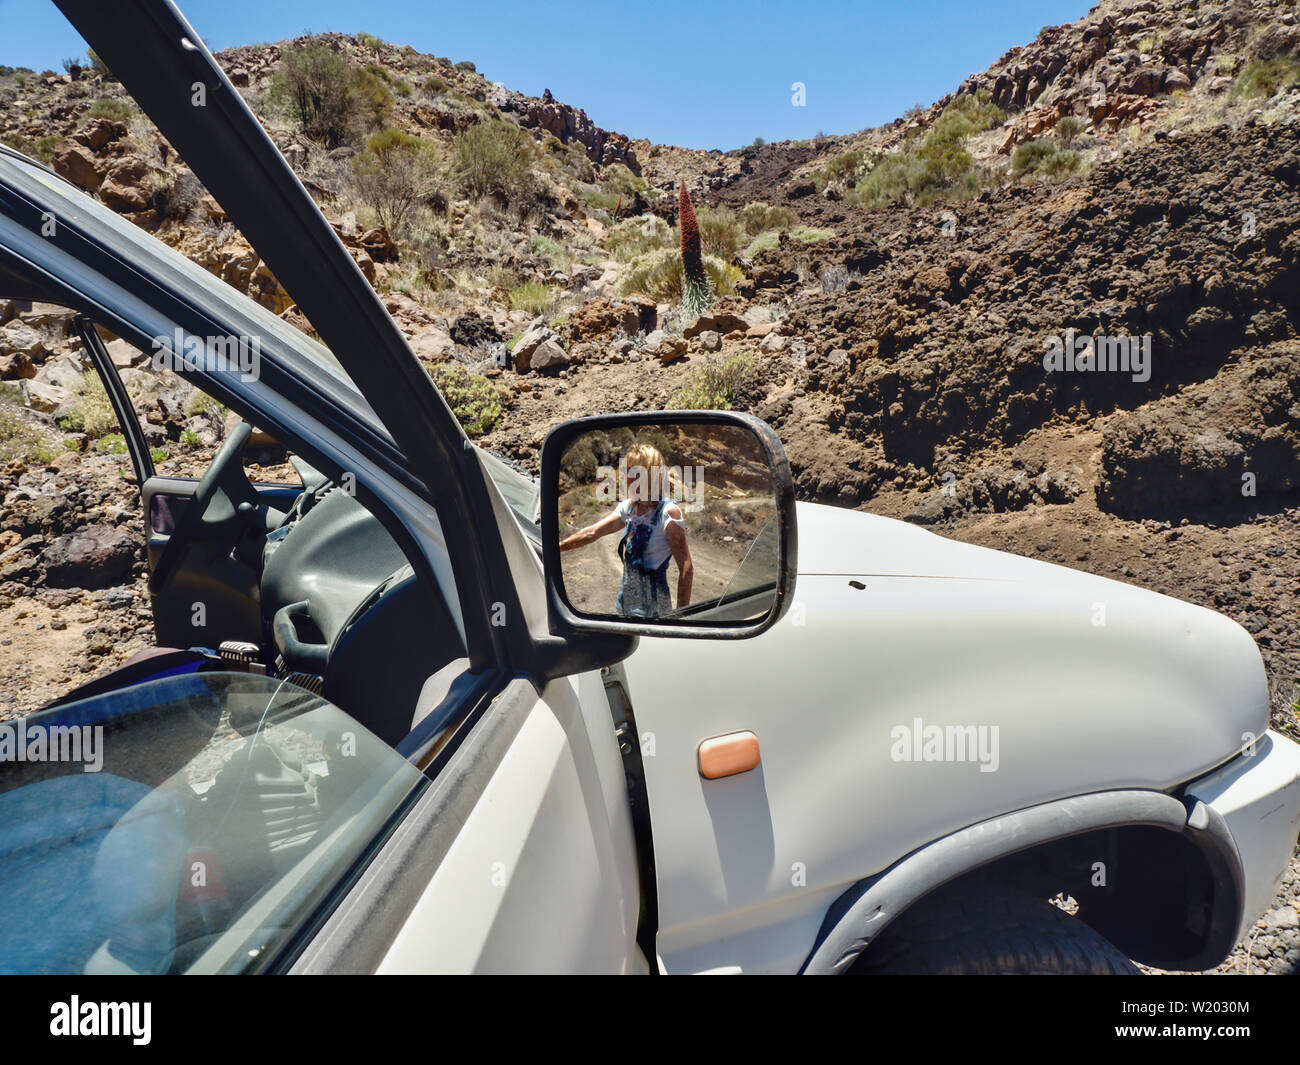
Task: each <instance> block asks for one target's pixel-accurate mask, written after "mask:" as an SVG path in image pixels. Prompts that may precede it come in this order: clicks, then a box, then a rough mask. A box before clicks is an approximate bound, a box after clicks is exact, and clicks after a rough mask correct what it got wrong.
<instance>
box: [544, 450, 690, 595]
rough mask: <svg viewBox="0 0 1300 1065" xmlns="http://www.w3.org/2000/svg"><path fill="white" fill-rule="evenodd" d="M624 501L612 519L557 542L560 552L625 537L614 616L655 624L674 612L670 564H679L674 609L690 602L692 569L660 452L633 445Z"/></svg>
mask: <svg viewBox="0 0 1300 1065" xmlns="http://www.w3.org/2000/svg"><path fill="white" fill-rule="evenodd" d="M623 461H624V468H625V470H626V476H627V498H626V499H624V500H623V501H622V502H621V503H619V505H618V506H617V507H616V508H615V509H614V511H613V512H612V513H610V514H609V515H607V516H606V517H604V518H602V519H601V520H600V521H598V522H596V523H595V524H593V525H588V526H587V527H586V528H585V529H579V530H578V531H577V532H575V533H573V534H572V535H570V536H567V537H565V538H564V539H563V540H561V541H560V550H561V551H571V550H572V549H573V548H575V547H585V546H586V545H587V544H589V543H591V542H593V541H594V540H599V539H600V538H601V537H602V536H608V535H609V534H610V533H612V532H618V531H619V530H620V529H621V530H622V531H623V539H622V540H620V541H619V544H618V553H619V557H620V558H622V560H623V581H622V584H621V585H620V587H619V591H618V603H617V605H616V606H615V610H616V611H617V612H618V613H619V614H622V615H623V616H624V617H632V618H654V617H661V616H662V615H664V614H669V613H671V612H672V609H673V603H672V597H671V595H670V594H669V591H668V563H669V561H671V560H673V559H676V560H677V609H678V610H680V609H681V608H682V607H684V606H687V605H688V604H689V603H690V601H691V579H692V578H693V577H694V575H695V568H694V566H693V565H692V564H691V551H690V548H689V547H688V546H687V544H686V522H685V520H684V519H683V518H682V511H681V507H679V506H678V505H677V504H676V503H675V502H674V501H673V499H672V498H671V497H670V496H669V495H668V494H667V489H668V468H667V464H666V463H665V462H664V457H663V455H662V454H660V452H659V449H658V448H656V447H653V446H651V445H650V444H637V445H636V446H635V447H633V448H632V450H631V451H629V452H628V453H627V457H626V458H625V459H624V460H623Z"/></svg>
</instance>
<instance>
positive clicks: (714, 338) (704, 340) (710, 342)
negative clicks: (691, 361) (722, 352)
mask: <svg viewBox="0 0 1300 1065" xmlns="http://www.w3.org/2000/svg"><path fill="white" fill-rule="evenodd" d="M695 339H696V340H698V341H699V342H700V347H702V348H703V349H704V350H705V351H717V350H718V349H719V348H720V347H722V337H720V336H719V335H718V334H717V333H716V332H715V331H714V330H712V329H706V330H705V331H704V332H703V333H700V334H699V335H698V336H697V337H696V338H695Z"/></svg>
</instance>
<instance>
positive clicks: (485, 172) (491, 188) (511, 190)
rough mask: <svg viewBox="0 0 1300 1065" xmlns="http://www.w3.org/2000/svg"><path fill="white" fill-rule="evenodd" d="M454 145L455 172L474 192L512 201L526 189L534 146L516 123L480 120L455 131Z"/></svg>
mask: <svg viewBox="0 0 1300 1065" xmlns="http://www.w3.org/2000/svg"><path fill="white" fill-rule="evenodd" d="M455 146H456V174H457V177H458V178H459V180H460V182H461V184H462V185H463V186H464V188H465V191H467V192H468V193H470V194H471V195H473V196H477V197H484V196H495V197H497V198H499V199H501V200H505V201H510V200H514V199H516V198H518V197H521V196H522V195H523V194H524V193H525V192H526V191H527V189H528V185H529V174H528V171H529V166H530V164H531V162H532V158H533V151H534V145H533V141H532V138H530V137H529V136H528V134H526V133H525V132H524V131H523V130H521V129H520V128H519V127H518V126H516V125H515V124H514V123H512V122H507V121H505V120H504V119H499V118H494V119H488V120H486V121H483V122H477V123H475V124H474V125H472V126H470V127H469V129H466V130H464V131H462V132H460V133H458V134H456V139H455Z"/></svg>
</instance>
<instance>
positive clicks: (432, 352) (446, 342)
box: [410, 329, 456, 362]
mask: <svg viewBox="0 0 1300 1065" xmlns="http://www.w3.org/2000/svg"><path fill="white" fill-rule="evenodd" d="M410 345H411V350H412V351H413V352H415V357H416V358H417V359H423V360H424V361H425V362H442V361H443V360H444V359H446V358H448V357H449V356H450V355H451V352H452V349H453V348H454V347H455V346H456V345H455V344H454V343H453V342H452V339H451V337H449V336H448V335H447V334H446V333H444V332H442V330H440V329H430V330H428V331H427V332H424V333H420V334H419V335H418V336H415V337H412V338H411V340H410Z"/></svg>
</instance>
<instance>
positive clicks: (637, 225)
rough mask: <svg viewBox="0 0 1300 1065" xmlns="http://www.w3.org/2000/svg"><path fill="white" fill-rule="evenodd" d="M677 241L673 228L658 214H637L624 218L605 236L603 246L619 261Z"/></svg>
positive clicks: (670, 245) (669, 246)
mask: <svg viewBox="0 0 1300 1065" xmlns="http://www.w3.org/2000/svg"><path fill="white" fill-rule="evenodd" d="M676 243H677V239H676V237H675V236H674V235H673V228H672V226H670V225H669V224H668V223H667V222H665V221H664V220H663V219H662V218H660V217H659V216H658V215H653V214H639V215H634V216H633V217H631V218H625V219H623V220H622V221H621V222H619V223H618V224H617V225H615V226H614V227H613V228H611V229H610V231H609V233H608V234H606V236H605V247H606V249H608V251H609V253H610V255H612V256H613V257H614V258H615V259H617V260H618V261H619V262H621V263H625V262H628V261H630V260H632V259H635V258H637V257H638V256H640V255H644V254H645V253H646V252H649V251H656V250H657V249H659V248H671V247H672V246H673V245H675V244H676Z"/></svg>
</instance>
